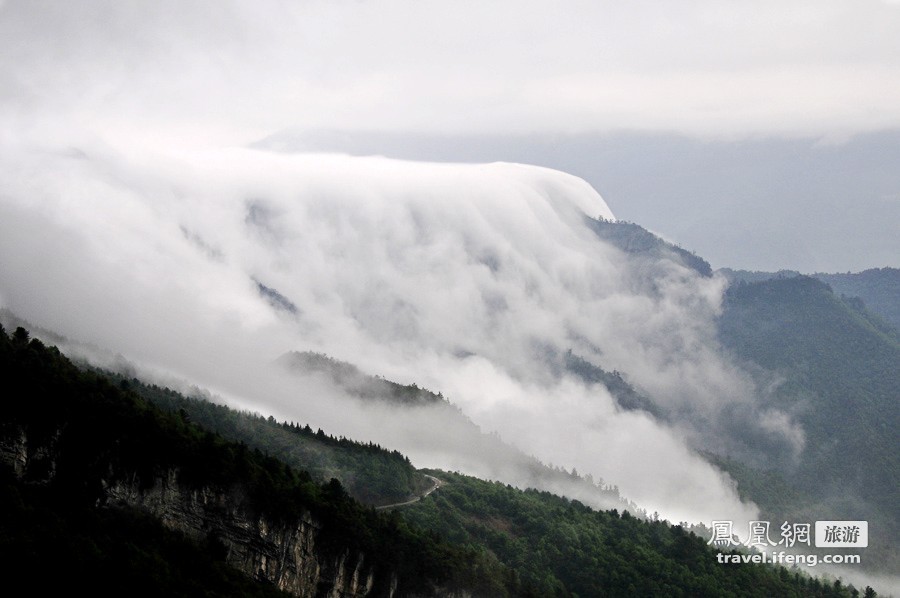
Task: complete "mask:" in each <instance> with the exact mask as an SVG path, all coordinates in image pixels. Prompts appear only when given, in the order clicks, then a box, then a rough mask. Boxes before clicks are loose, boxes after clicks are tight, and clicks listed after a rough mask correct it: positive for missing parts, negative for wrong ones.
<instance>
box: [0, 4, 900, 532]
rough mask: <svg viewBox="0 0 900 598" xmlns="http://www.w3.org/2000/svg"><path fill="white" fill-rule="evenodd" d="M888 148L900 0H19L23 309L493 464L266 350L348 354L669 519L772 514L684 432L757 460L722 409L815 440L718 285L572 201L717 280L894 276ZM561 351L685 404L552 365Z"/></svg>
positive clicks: (15, 277)
mask: <svg viewBox="0 0 900 598" xmlns="http://www.w3.org/2000/svg"><path fill="white" fill-rule="evenodd" d="M379 156H383V157H379ZM496 162H502V163H499V164H497V163H496ZM510 162H511V163H525V164H529V165H532V166H528V167H525V166H519V165H516V164H509V163H510ZM897 164H900V2H894V1H891V2H887V1H880V0H817V1H783V0H782V1H774V0H759V1H755V2H752V3H751V2H739V1H732V0H685V1H679V2H671V1H642V0H636V1H633V2H627V3H626V2H602V1H601V2H596V1H590V2H589V1H562V2H554V3H552V4H551V3H545V2H535V1H531V0H517V1H515V2H512V1H505V0H501V1H497V2H490V3H487V2H471V1H459V2H437V1H430V0H419V1H399V0H397V1H390V0H385V1H382V2H367V1H364V0H363V1H358V0H353V1H349V0H347V1H342V0H329V1H319V0H309V1H306V2H280V1H274V0H268V1H266V0H255V1H252V2H250V1H246V2H238V1H231V2H228V1H211V0H210V1H205V2H204V1H196V2H183V1H175V0H159V1H154V2H127V3H126V2H118V1H107V2H101V1H91V0H86V1H83V2H78V3H71V2H55V1H40V0H32V1H24V0H22V1H19V0H0V255H2V256H3V259H2V260H0V307H8V308H11V309H12V310H13V311H15V312H16V313H18V314H20V315H21V316H23V317H25V318H27V319H29V320H31V321H33V322H35V323H37V324H39V325H42V326H45V327H47V328H50V329H53V330H55V331H57V332H60V333H62V334H64V335H66V336H69V337H70V338H73V339H77V340H80V341H84V342H86V343H90V344H93V345H96V346H98V347H102V348H104V349H105V350H107V351H111V352H112V353H113V354H115V353H121V354H122V355H124V356H125V357H126V358H127V359H129V360H132V361H133V362H134V363H137V364H139V367H140V369H141V372H143V373H146V374H148V375H151V377H152V376H156V378H154V379H159V380H172V379H180V380H185V381H187V383H188V384H197V385H200V386H202V387H204V388H207V389H209V390H210V391H211V392H213V393H215V394H217V395H218V396H220V397H223V398H224V400H227V401H228V402H230V403H231V404H233V405H236V406H240V407H248V408H254V409H260V410H263V411H265V412H267V413H274V414H276V415H277V416H278V417H282V418H286V419H292V420H296V421H300V422H306V423H309V424H310V425H312V426H313V427H318V426H321V427H323V428H324V429H325V430H326V431H327V432H328V433H330V434H337V435H340V434H344V435H347V436H349V437H352V438H356V439H359V440H363V441H366V440H372V441H375V442H378V443H380V444H382V445H384V446H388V447H391V448H398V449H400V450H402V451H403V452H404V453H406V454H409V455H410V456H411V458H412V459H413V462H414V463H415V464H416V465H417V466H454V467H458V468H461V469H463V470H465V471H470V472H472V473H480V472H479V471H478V464H477V463H471V462H468V463H465V464H464V465H460V464H459V462H454V461H453V459H452V457H454V456H453V455H435V454H434V453H433V451H432V452H430V451H429V448H430V447H428V446H427V444H423V443H422V442H421V438H420V437H421V434H419V435H418V436H416V435H409V434H408V432H409V430H404V429H403V426H398V425H397V422H402V420H401V419H400V418H398V417H397V414H395V413H392V412H388V413H386V414H381V415H377V414H374V415H373V413H372V412H371V411H366V410H364V409H363V410H361V409H360V407H359V405H354V404H353V403H352V402H351V401H349V400H348V399H347V397H342V396H340V393H339V392H337V391H334V390H332V391H328V390H326V389H316V388H312V387H307V388H303V387H302V385H301V387H299V388H298V384H297V382H296V381H293V382H291V381H286V380H284V379H282V378H279V377H278V376H277V375H276V374H274V373H273V372H272V370H271V363H272V361H273V360H275V359H276V358H278V357H279V356H280V355H282V354H283V353H284V352H286V351H292V350H314V351H320V352H324V353H327V354H329V355H331V356H333V357H335V358H338V359H344V360H347V361H350V362H353V363H355V364H357V365H359V366H360V367H361V368H362V369H364V370H365V371H366V372H369V373H372V374H378V375H383V376H386V377H388V378H389V379H394V380H397V381H399V382H401V383H413V382H415V383H418V384H420V385H422V386H425V387H427V388H429V389H431V390H433V391H435V392H442V393H443V394H444V395H445V396H447V397H448V398H450V399H451V400H452V401H453V402H454V404H456V405H459V406H460V407H461V408H462V409H463V411H464V412H465V413H466V415H468V416H469V417H471V418H472V419H473V420H474V421H475V422H476V423H477V424H478V425H480V426H482V428H483V429H484V430H485V431H486V432H487V431H496V432H498V433H499V434H500V435H501V436H502V437H503V439H504V440H506V441H508V442H510V443H513V444H515V445H517V446H519V447H520V448H523V449H524V450H526V451H528V452H531V453H532V454H534V455H535V456H537V457H538V458H540V459H542V460H543V461H545V462H550V463H553V464H556V465H560V466H564V467H566V468H572V467H576V468H577V469H578V471H579V472H582V473H590V474H591V475H593V476H594V478H603V479H604V480H606V481H607V482H608V483H611V484H615V485H617V486H619V488H620V489H621V491H622V493H623V495H624V496H625V497H626V498H627V499H630V500H634V501H636V502H637V503H638V504H639V505H640V506H641V507H643V508H645V509H647V510H648V511H651V512H652V511H653V510H658V511H659V512H660V513H661V514H662V515H663V516H664V517H667V518H670V519H671V520H673V521H681V520H690V521H706V522H707V523H708V522H710V521H711V520H712V519H722V518H726V519H727V518H733V519H735V520H738V521H740V520H743V521H747V520H749V519H752V518H754V517H755V516H756V514H757V512H758V511H757V509H756V506H755V505H753V504H752V503H745V502H742V501H741V500H740V498H739V497H738V495H737V493H736V491H735V487H734V483H733V481H731V480H730V479H728V478H727V476H725V475H724V474H722V472H720V471H719V470H717V469H716V468H715V467H713V466H711V465H710V464H709V463H708V462H707V461H706V460H704V459H702V458H700V457H699V456H698V455H697V453H696V452H695V449H697V448H706V449H712V450H722V451H724V452H728V450H737V449H736V448H735V447H734V446H728V445H726V444H725V443H726V442H727V441H729V440H730V439H728V438H725V434H724V432H723V431H725V430H728V429H729V428H728V426H727V424H729V423H734V422H733V421H731V422H729V421H727V418H728V417H739V418H741V422H743V423H744V424H745V427H746V430H747V432H748V435H749V436H754V437H765V438H766V439H767V444H768V445H770V446H769V447H767V448H765V450H763V452H764V453H765V451H766V450H771V451H772V452H771V453H766V454H763V455H762V456H761V458H767V457H768V458H777V459H778V460H780V461H787V462H789V461H790V460H791V458H794V457H796V455H797V454H798V453H799V451H802V450H803V445H804V433H803V430H802V429H800V428H799V427H798V426H797V424H796V423H795V422H794V421H793V420H792V418H791V417H790V416H789V414H785V413H782V412H779V411H778V410H777V409H772V408H770V407H767V406H766V404H765V403H766V402H765V398H766V392H767V391H766V388H767V387H766V386H765V385H759V384H758V381H757V380H754V379H752V378H751V376H749V375H748V374H747V372H746V371H744V370H743V369H742V367H741V366H740V364H737V363H735V362H734V361H733V360H731V358H730V357H729V356H728V355H725V354H724V353H723V352H722V351H721V347H719V346H718V345H717V341H716V339H715V318H716V316H717V315H718V314H719V313H720V310H721V300H722V293H723V291H724V286H725V282H724V280H723V279H722V278H719V277H716V278H703V277H701V276H699V275H697V274H696V273H694V272H691V271H688V270H686V269H685V268H683V267H681V266H679V265H677V264H673V263H670V262H666V261H665V260H661V261H649V262H646V261H641V259H640V258H635V257H629V256H626V255H624V254H622V253H621V252H619V251H618V250H616V249H615V248H613V247H611V246H608V245H606V244H604V243H602V242H598V240H597V239H596V238H594V237H593V236H592V235H591V233H590V231H589V230H588V229H587V228H586V227H585V226H584V222H583V219H582V218H581V214H582V213H587V214H588V215H590V216H605V217H613V216H615V217H617V218H620V219H625V220H630V221H634V222H637V223H638V224H641V225H643V226H646V227H648V228H650V229H652V230H653V231H655V232H657V233H659V234H661V235H662V236H664V237H665V238H667V239H668V240H670V241H673V242H676V243H678V244H680V245H681V246H683V247H685V248H687V249H689V250H693V251H696V252H697V253H698V254H699V255H700V256H702V257H704V258H705V259H707V260H709V261H710V262H711V263H712V264H713V266H714V267H724V266H730V267H735V268H749V269H764V270H777V269H781V268H790V269H797V270H801V271H805V272H815V271H824V272H836V271H846V270H854V271H856V270H861V269H865V268H870V267H880V266H895V267H896V266H900V263H898V256H900V235H898V234H897V230H898V229H900V226H898V225H900V168H897ZM548 168H549V169H555V170H548ZM559 171H562V172H559ZM565 173H570V174H565ZM258 284H264V285H266V286H267V287H270V288H273V289H275V290H276V291H278V292H279V293H281V294H282V295H283V296H285V297H286V298H287V299H288V300H289V301H290V302H291V303H292V304H293V305H295V306H296V308H297V311H296V313H285V312H284V310H279V309H278V308H277V306H273V305H271V304H270V303H269V302H267V301H266V299H265V297H263V296H261V295H260V293H259V290H258V286H257V285H258ZM567 349H573V350H574V351H576V352H577V353H578V354H579V355H581V356H583V357H585V358H586V359H589V360H591V361H592V362H594V363H596V364H597V365H600V366H602V367H604V368H605V369H607V370H618V371H620V372H622V373H623V375H625V376H626V379H627V380H629V382H631V383H633V384H634V385H635V386H636V387H638V389H639V390H641V391H642V392H645V393H646V394H648V395H649V396H651V397H652V399H653V400H654V401H655V402H656V404H657V405H660V406H661V407H662V408H663V410H664V411H666V412H668V413H670V414H672V417H671V418H670V419H669V420H668V421H659V420H655V419H653V418H651V417H649V416H647V415H646V414H642V413H640V412H630V411H623V410H621V409H620V408H619V407H618V406H617V405H616V403H615V401H614V399H613V398H612V397H611V396H610V395H609V393H608V392H607V391H606V390H605V389H604V388H602V387H600V386H599V385H590V384H585V383H583V382H579V381H578V380H574V379H572V378H571V377H570V376H567V375H565V374H564V373H561V372H560V368H559V363H558V362H555V361H554V359H555V357H558V356H559V355H561V354H563V352H564V351H566V350H567ZM766 382H769V383H771V384H773V385H774V384H775V383H777V381H775V380H769V381H766ZM310 388H312V390H311V389H310ZM728 414H730V415H728ZM735 414H737V415H736V416H735ZM373 421H374V422H377V425H373ZM429 426H431V427H432V428H436V427H439V426H441V422H440V421H435V422H431V423H429V422H428V421H427V420H426V421H423V422H419V423H418V425H417V426H416V427H417V428H418V429H419V430H421V429H429ZM732 428H733V426H732ZM560 438H564V439H565V442H561V441H560ZM744 448H747V447H744ZM751 448H753V447H751ZM455 457H457V458H459V457H460V455H455ZM757 457H760V456H759V455H757ZM492 475H495V476H496V477H498V478H500V479H503V480H504V481H507V482H508V483H516V482H517V479H516V475H515V472H511V471H508V472H505V473H503V472H501V473H496V472H493V473H492Z"/></svg>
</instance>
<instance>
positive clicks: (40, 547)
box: [0, 328, 855, 596]
mask: <svg viewBox="0 0 900 598" xmlns="http://www.w3.org/2000/svg"><path fill="white" fill-rule="evenodd" d="M0 375H2V376H3V379H4V380H5V381H6V382H7V384H8V385H10V387H14V388H17V389H20V390H19V391H18V392H16V393H8V394H7V395H6V398H5V399H4V401H3V402H2V404H0V422H2V428H0V430H2V432H3V438H2V440H3V442H2V445H0V446H2V447H3V451H0V455H2V456H3V463H4V465H2V466H0V469H2V472H0V481H2V489H0V500H2V506H3V511H2V512H3V517H2V520H0V531H2V533H0V558H3V559H4V563H5V564H7V565H9V566H10V567H11V569H10V570H14V571H17V572H18V573H19V574H20V575H23V576H24V577H25V578H27V579H35V580H37V581H36V582H35V583H36V584H38V585H40V584H44V585H46V589H48V591H51V590H54V589H56V590H58V589H60V588H61V585H62V584H63V581H62V580H64V584H65V587H66V588H67V589H68V590H69V591H71V589H73V588H90V589H91V591H92V593H95V594H101V595H102V594H113V593H116V594H122V593H128V594H141V593H147V594H148V595H149V594H154V595H160V594H165V595H198V594H202V595H229V594H230V595H233V594H235V593H238V594H241V595H269V594H271V593H272V588H270V587H266V586H260V585H258V584H253V583H250V582H249V579H245V578H242V577H241V576H240V575H239V574H238V573H237V572H236V571H235V570H233V569H231V568H230V567H229V566H228V564H227V562H226V558H225V554H224V553H225V551H224V549H223V546H222V544H221V543H220V542H218V541H217V540H216V536H215V535H214V534H212V535H210V536H208V537H206V538H204V539H201V540H199V541H198V539H197V538H188V537H185V536H184V535H181V534H179V533H177V532H174V531H170V530H167V529H166V528H165V527H164V526H163V525H161V523H160V522H159V521H158V520H154V519H151V518H149V517H148V516H147V515H145V514H143V513H142V512H141V511H140V510H135V509H129V508H116V507H113V506H111V505H107V506H104V505H105V504H106V503H105V502H104V500H103V495H104V491H105V490H104V489H105V488H107V487H108V486H110V485H111V484H113V483H114V482H115V480H116V479H122V478H136V479H137V480H139V482H140V484H141V485H142V486H147V487H149V486H152V485H153V484H155V483H157V480H158V477H159V475H160V473H161V472H163V471H176V472H177V477H178V483H179V484H183V485H185V486H187V487H191V488H208V487H217V488H231V489H232V490H234V489H235V488H239V489H240V492H239V495H241V496H243V497H244V498H243V499H242V501H243V502H242V504H243V505H244V507H245V508H248V509H252V510H254V511H256V512H259V513H264V514H266V516H267V517H270V518H271V519H272V520H277V521H285V522H290V521H293V520H296V519H297V518H299V517H301V516H302V514H303V513H313V514H315V516H316V518H317V519H318V520H319V521H321V522H322V530H323V531H322V537H321V550H324V551H333V552H335V553H339V552H341V551H346V550H348V549H349V548H352V549H357V550H361V551H363V553H365V554H366V555H369V559H370V564H369V566H370V567H374V568H380V569H381V570H385V571H390V572H393V573H394V574H396V579H398V580H399V582H398V585H397V586H396V587H395V588H394V589H395V591H396V595H399V596H404V595H445V594H447V593H448V592H450V591H451V590H452V589H453V588H459V589H466V590H467V591H470V592H473V593H474V595H477V596H550V595H558V596H574V595H581V596H592V595H671V596H676V595H684V596H723V595H724V596H771V595H781V596H851V595H855V594H854V590H852V589H851V588H846V587H843V586H842V585H841V584H840V583H838V582H835V583H824V582H822V581H819V580H816V579H813V578H809V577H807V576H806V575H805V574H804V573H801V572H796V571H788V570H786V569H780V568H772V567H767V566H762V565H754V564H742V565H740V566H737V565H735V566H730V565H722V564H719V563H717V562H716V559H715V551H714V550H713V549H712V548H711V547H709V546H707V544H706V542H705V541H704V540H703V539H701V538H699V537H697V536H696V535H694V534H692V533H690V532H687V531H685V530H683V529H682V528H680V527H677V526H675V527H673V526H670V525H669V524H667V523H665V522H660V521H643V520H640V519H637V518H635V517H633V516H631V515H630V514H628V513H627V512H623V513H619V512H616V511H606V512H599V511H595V510H592V509H590V508H588V507H586V506H584V505H582V504H581V503H578V502H577V501H571V500H568V499H564V498H560V497H557V496H553V495H550V494H547V493H542V492H536V491H524V492H523V491H521V490H517V489H514V488H512V487H509V486H504V485H501V484H496V483H489V482H483V481H479V480H476V479H474V478H469V477H465V476H461V475H458V474H451V473H447V472H440V471H433V472H429V473H430V474H431V475H435V476H436V477H439V478H441V479H442V480H443V481H444V482H445V484H444V485H443V486H442V487H441V489H440V490H439V491H437V492H434V493H433V494H431V495H429V497H428V498H427V499H424V500H422V501H420V502H418V503H415V504H414V505H411V506H409V507H405V508H404V509H398V510H394V511H392V512H389V513H377V512H375V511H374V510H373V509H371V508H367V507H364V506H362V505H361V504H360V503H358V502H357V501H356V500H354V499H353V498H352V497H350V496H349V495H348V494H347V492H346V491H345V489H344V488H343V486H342V484H341V483H340V482H338V481H337V480H331V481H329V482H326V483H319V482H317V481H316V480H314V479H313V477H312V476H311V475H310V473H308V472H306V471H303V470H301V469H300V468H299V466H298V465H296V464H295V465H294V466H291V465H288V464H286V463H285V462H283V461H282V460H279V459H278V458H276V456H275V455H273V454H265V453H264V452H263V451H262V450H260V449H256V448H252V447H250V446H248V445H247V444H244V443H235V442H232V441H228V440H226V439H225V438H223V437H222V435H220V434H218V433H216V432H213V431H212V430H210V429H205V428H203V427H201V426H199V425H198V424H197V423H196V422H194V421H191V420H192V417H191V416H190V415H189V414H188V412H187V410H186V409H184V408H183V406H184V405H186V404H187V403H185V402H184V401H191V400H192V399H185V398H183V397H178V396H176V395H175V394H174V393H171V391H165V390H161V389H154V388H153V387H147V386H143V385H140V384H139V383H135V382H134V381H128V380H124V379H118V380H115V379H112V378H109V377H108V376H106V375H103V374H101V373H98V372H93V371H84V370H79V369H78V368H76V367H75V366H74V365H73V364H72V363H70V362H69V360H68V359H67V358H66V357H65V356H63V355H62V354H61V353H60V352H59V351H58V350H56V349H55V348H52V347H50V348H48V347H46V346H45V345H44V344H43V343H42V342H41V341H39V340H37V339H32V338H30V337H29V334H28V332H27V331H25V330H24V329H23V328H19V329H17V330H16V331H15V332H14V333H13V334H12V335H11V336H8V335H7V334H6V332H5V331H2V330H0ZM136 388H140V389H142V391H143V392H148V393H149V392H151V391H152V392H155V393H157V394H159V395H163V396H166V397H167V398H166V399H165V400H168V401H170V403H171V407H175V406H176V405H182V407H178V408H177V410H168V411H163V410H160V409H159V408H157V407H156V406H154V405H153V404H151V403H149V402H148V401H147V400H146V399H144V398H143V397H142V396H140V394H139V393H138V392H136V391H135V390H136ZM203 409H204V410H207V412H208V413H209V414H210V415H209V418H210V420H211V421H213V422H215V421H216V420H217V419H218V418H219V417H224V419H225V420H226V421H227V419H229V418H231V417H232V416H231V415H229V414H228V413H227V412H226V411H223V410H219V409H216V408H212V407H211V406H210V405H204V406H203ZM249 419H251V420H253V419H254V418H253V417H250V418H249ZM255 421H257V422H265V424H266V426H267V427H268V428H270V429H280V430H282V431H283V432H284V434H285V436H284V437H281V438H280V441H283V442H284V443H285V444H289V443H288V442H287V440H285V439H296V440H297V442H298V443H303V442H314V443H320V444H322V445H323V446H337V447H340V446H342V444H343V445H345V446H347V447H349V448H351V449H353V450H354V451H362V452H366V451H368V452H371V453H373V454H387V455H392V453H387V452H386V451H384V449H381V448H379V447H372V446H367V445H356V444H355V443H351V442H350V441H342V440H340V439H334V438H330V437H328V436H327V435H326V434H324V432H323V433H321V434H320V433H319V432H315V433H311V431H308V430H306V429H305V428H303V427H300V426H297V425H296V424H284V423H281V424H279V423H277V422H273V421H270V420H268V419H261V418H256V419H255ZM214 427H215V424H214ZM220 427H221V428H222V429H224V426H220ZM23 435H24V436H27V438H28V442H27V444H28V446H29V447H32V449H34V450H32V449H29V450H31V452H30V453H29V454H28V455H27V457H28V459H27V467H25V468H24V469H23V468H22V467H19V465H21V463H19V461H18V460H17V458H18V457H16V456H15V455H13V456H12V458H11V457H10V455H11V453H10V451H9V450H8V449H9V447H12V446H13V445H14V444H15V442H16V439H17V437H18V436H23ZM273 437H276V436H273ZM35 447H37V448H35ZM301 454H302V453H299V452H298V453H296V454H295V460H296V461H297V463H299V460H300V457H299V456H300V455H301ZM348 463H349V462H347V463H345V464H344V466H349V465H348ZM17 464H18V465H17ZM50 564H52V566H53V568H54V576H49V577H48V576H46V575H41V572H42V571H44V570H46V569H47V567H48V566H51V565H50ZM104 572H105V573H104ZM376 579H385V578H384V577H381V578H376ZM385 583H386V582H385ZM135 584H139V586H138V587H135ZM244 585H247V587H246V588H245V587H244ZM389 591H390V588H387V587H386V586H385V585H378V584H376V585H374V586H373V587H372V588H371V589H370V591H369V593H368V594H367V595H372V596H378V595H386V594H387V593H389Z"/></svg>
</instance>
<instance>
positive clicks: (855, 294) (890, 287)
mask: <svg viewBox="0 0 900 598" xmlns="http://www.w3.org/2000/svg"><path fill="white" fill-rule="evenodd" d="M718 272H720V273H722V274H723V275H724V276H726V277H727V278H728V279H729V280H730V281H734V282H737V281H744V282H762V281H765V280H769V279H772V278H792V277H795V276H801V274H800V272H796V271H793V270H780V271H778V272H751V271H748V270H732V269H730V268H722V269H720V270H718ZM809 276H811V277H813V278H817V279H819V280H821V281H822V282H824V283H826V284H828V286H829V287H831V289H832V290H834V292H835V293H837V294H839V295H845V296H847V297H849V298H856V299H857V300H860V301H862V302H863V304H864V305H865V307H866V309H868V310H869V311H870V312H872V313H873V314H876V315H878V316H880V317H881V318H883V319H884V320H885V321H886V322H887V323H889V324H890V325H892V326H893V327H894V328H896V329H897V330H900V269H898V268H872V269H870V270H864V271H862V272H855V273H851V272H847V273H835V274H826V273H823V272H817V273H815V274H809Z"/></svg>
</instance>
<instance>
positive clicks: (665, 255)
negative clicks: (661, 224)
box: [585, 216, 712, 277]
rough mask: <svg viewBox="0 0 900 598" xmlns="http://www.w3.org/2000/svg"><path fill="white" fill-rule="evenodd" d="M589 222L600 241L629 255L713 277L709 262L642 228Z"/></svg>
mask: <svg viewBox="0 0 900 598" xmlns="http://www.w3.org/2000/svg"><path fill="white" fill-rule="evenodd" d="M585 222H586V223H587V225H588V227H589V228H590V229H591V230H592V231H594V233H596V235H597V236H598V237H600V238H601V239H603V240H605V241H609V242H611V243H612V244H613V245H615V246H616V247H618V248H619V249H621V250H622V251H624V252H626V253H628V254H631V255H636V256H642V257H643V258H644V259H647V258H650V259H667V260H672V261H674V262H677V263H679V264H681V265H683V266H686V267H688V268H690V269H692V270H694V271H696V272H697V273H698V274H700V275H702V276H705V277H710V276H712V267H711V266H710V265H709V262H707V261H706V260H704V259H703V258H701V257H700V256H698V255H696V254H694V253H691V252H690V251H687V250H686V249H683V248H681V247H679V246H678V245H675V244H673V243H669V242H668V241H664V240H663V239H661V238H660V237H659V236H657V235H655V234H653V233H651V232H650V231H648V230H647V229H645V228H644V227H642V226H640V225H639V224H635V223H633V222H623V221H617V220H607V219H602V218H590V217H588V216H585Z"/></svg>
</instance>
